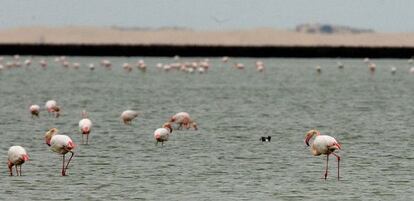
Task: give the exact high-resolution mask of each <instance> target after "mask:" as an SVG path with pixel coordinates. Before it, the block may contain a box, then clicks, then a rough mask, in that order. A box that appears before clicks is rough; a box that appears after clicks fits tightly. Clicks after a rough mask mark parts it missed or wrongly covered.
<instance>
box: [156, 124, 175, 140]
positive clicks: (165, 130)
mask: <svg viewBox="0 0 414 201" xmlns="http://www.w3.org/2000/svg"><path fill="white" fill-rule="evenodd" d="M171 133H172V126H171V124H170V123H165V124H164V125H163V126H162V128H158V129H157V130H155V131H154V138H155V140H156V141H157V144H158V142H161V145H164V141H168V137H169V136H170V134H171Z"/></svg>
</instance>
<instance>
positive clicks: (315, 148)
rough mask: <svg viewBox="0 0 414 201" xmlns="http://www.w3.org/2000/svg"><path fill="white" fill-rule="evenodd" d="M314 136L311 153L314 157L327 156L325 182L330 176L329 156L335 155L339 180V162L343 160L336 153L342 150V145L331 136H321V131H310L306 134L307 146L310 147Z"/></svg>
mask: <svg viewBox="0 0 414 201" xmlns="http://www.w3.org/2000/svg"><path fill="white" fill-rule="evenodd" d="M313 136H316V137H315V139H314V140H313V143H312V146H311V152H312V154H313V155H314V156H319V155H321V154H325V155H326V170H325V180H326V177H327V176H328V160H329V155H330V154H332V155H334V156H335V157H336V158H337V160H338V180H339V161H340V160H341V157H340V156H338V155H337V154H335V153H334V151H336V150H339V149H341V145H340V144H339V143H338V141H336V139H335V138H333V137H331V136H329V135H321V134H320V132H319V131H317V130H310V131H309V132H308V133H307V134H306V138H305V144H306V145H307V146H309V141H310V139H312V137H313Z"/></svg>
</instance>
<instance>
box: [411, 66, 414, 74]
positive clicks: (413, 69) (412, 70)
mask: <svg viewBox="0 0 414 201" xmlns="http://www.w3.org/2000/svg"><path fill="white" fill-rule="evenodd" d="M410 73H411V74H413V73H414V66H413V67H411V68H410Z"/></svg>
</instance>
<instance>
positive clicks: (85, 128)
mask: <svg viewBox="0 0 414 201" xmlns="http://www.w3.org/2000/svg"><path fill="white" fill-rule="evenodd" d="M82 118H83V119H82V120H80V121H79V129H80V131H81V135H82V140H81V143H82V144H83V136H84V135H86V144H88V143H89V133H90V132H91V129H92V121H91V120H90V119H88V114H87V113H86V111H82Z"/></svg>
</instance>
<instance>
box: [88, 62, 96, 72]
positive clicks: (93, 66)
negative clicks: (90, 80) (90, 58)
mask: <svg viewBox="0 0 414 201" xmlns="http://www.w3.org/2000/svg"><path fill="white" fill-rule="evenodd" d="M88 66H89V70H91V71H93V70H95V65H94V64H92V63H90V64H89V65H88Z"/></svg>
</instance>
